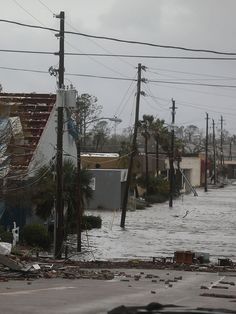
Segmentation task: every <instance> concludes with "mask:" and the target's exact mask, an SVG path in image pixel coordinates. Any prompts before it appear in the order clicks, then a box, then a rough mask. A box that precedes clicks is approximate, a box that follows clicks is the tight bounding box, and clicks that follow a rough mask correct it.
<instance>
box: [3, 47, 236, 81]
mask: <svg viewBox="0 0 236 314" xmlns="http://www.w3.org/2000/svg"><path fill="white" fill-rule="evenodd" d="M66 43H67V44H68V45H69V46H70V47H72V48H73V49H75V50H77V51H81V50H79V49H78V48H76V47H75V46H72V45H71V44H70V43H69V42H67V41H66ZM0 52H6V53H8V52H12V53H26V54H27V53H29V54H30V53H32V54H48V55H55V56H57V55H58V52H52V51H34V50H17V49H15V50H14V49H0ZM65 55H66V56H82V57H83V56H84V57H119V58H143V59H177V60H178V59H179V60H216V61H217V60H218V61H236V58H224V57H179V56H157V55H153V56H151V55H130V54H108V53H85V52H65ZM157 70H160V71H167V72H176V73H184V74H194V75H201V74H197V73H191V72H183V71H170V70H163V69H157ZM149 72H151V73H155V72H153V71H149ZM156 74H157V73H156ZM202 75H204V76H211V77H218V76H213V75H207V74H202ZM222 77H223V76H222Z"/></svg>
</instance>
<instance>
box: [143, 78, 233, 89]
mask: <svg viewBox="0 0 236 314" xmlns="http://www.w3.org/2000/svg"><path fill="white" fill-rule="evenodd" d="M147 82H150V83H163V84H174V85H193V86H206V87H223V88H236V85H224V84H207V83H190V82H176V81H163V80H148V81H147Z"/></svg>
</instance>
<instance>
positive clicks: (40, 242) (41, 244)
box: [22, 224, 50, 250]
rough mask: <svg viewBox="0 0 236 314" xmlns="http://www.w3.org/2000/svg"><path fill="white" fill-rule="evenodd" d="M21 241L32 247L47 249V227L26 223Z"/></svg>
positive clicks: (48, 240)
mask: <svg viewBox="0 0 236 314" xmlns="http://www.w3.org/2000/svg"><path fill="white" fill-rule="evenodd" d="M22 239H23V242H24V243H25V244H27V245H30V246H32V247H38V248H42V249H45V250H46V249H48V248H49V247H50V239H49V235H48V231H47V229H46V228H45V227H44V226H43V225H40V224H32V225H26V226H25V227H24V228H23V231H22Z"/></svg>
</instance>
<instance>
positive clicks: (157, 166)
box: [156, 137, 159, 176]
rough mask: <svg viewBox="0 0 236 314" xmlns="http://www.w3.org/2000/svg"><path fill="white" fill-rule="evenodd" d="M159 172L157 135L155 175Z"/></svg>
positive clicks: (157, 142) (157, 141)
mask: <svg viewBox="0 0 236 314" xmlns="http://www.w3.org/2000/svg"><path fill="white" fill-rule="evenodd" d="M158 173H159V137H156V175H157V176H158Z"/></svg>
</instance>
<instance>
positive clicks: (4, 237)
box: [0, 226, 13, 243]
mask: <svg viewBox="0 0 236 314" xmlns="http://www.w3.org/2000/svg"><path fill="white" fill-rule="evenodd" d="M12 240H13V235H12V233H11V232H10V231H6V230H5V229H4V227H3V226H0V241H2V242H8V243H12Z"/></svg>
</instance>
